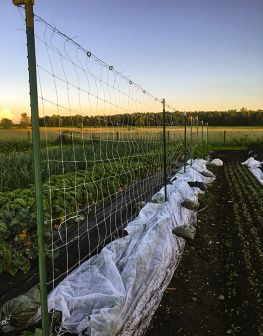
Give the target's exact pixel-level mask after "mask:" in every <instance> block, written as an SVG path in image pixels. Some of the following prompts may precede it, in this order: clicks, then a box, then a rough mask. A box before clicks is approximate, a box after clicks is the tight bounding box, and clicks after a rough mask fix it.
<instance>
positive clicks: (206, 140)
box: [206, 123, 208, 143]
mask: <svg viewBox="0 0 263 336" xmlns="http://www.w3.org/2000/svg"><path fill="white" fill-rule="evenodd" d="M206 142H207V143H208V123H206Z"/></svg>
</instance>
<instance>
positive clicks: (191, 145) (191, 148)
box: [190, 116, 193, 166]
mask: <svg viewBox="0 0 263 336" xmlns="http://www.w3.org/2000/svg"><path fill="white" fill-rule="evenodd" d="M190 120H191V140H190V154H191V166H192V164H193V117H192V116H191V117H190Z"/></svg>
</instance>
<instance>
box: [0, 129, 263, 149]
mask: <svg viewBox="0 0 263 336" xmlns="http://www.w3.org/2000/svg"><path fill="white" fill-rule="evenodd" d="M72 132H74V137H75V138H79V139H80V140H81V139H82V137H83V138H84V139H86V140H89V139H101V140H138V139H144V140H161V139H162V134H163V133H162V128H160V127H151V126H149V127H127V126H123V127H105V126H102V127H84V128H83V130H82V129H79V128H76V127H75V128H73V127H62V128H59V127H47V128H43V127H41V128H40V138H41V140H42V141H46V140H47V141H51V142H52V141H53V142H56V141H57V140H58V138H59V136H60V134H61V133H63V134H65V135H68V136H70V135H71V134H72ZM166 132H167V135H168V138H169V139H170V140H180V139H182V138H183V137H184V127H182V126H167V128H166ZM186 132H187V139H189V138H190V134H191V127H190V126H187V131H186ZM197 132H198V140H202V136H203V138H204V139H206V138H207V135H208V142H209V143H210V144H211V145H218V146H220V145H235V146H246V145H250V144H255V143H262V142H263V127H262V126H258V127H257V126H251V127H249V126H236V127H234V126H228V127H227V126H224V127H221V126H208V130H207V127H206V125H204V126H203V129H202V126H200V125H199V127H198V131H197V128H196V126H193V127H192V134H193V137H195V138H197ZM202 133H203V134H202ZM6 140H8V141H13V140H17V141H31V140H32V130H31V129H18V128H16V129H15V128H14V129H7V130H5V129H0V141H6Z"/></svg>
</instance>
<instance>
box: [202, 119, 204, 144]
mask: <svg viewBox="0 0 263 336" xmlns="http://www.w3.org/2000/svg"><path fill="white" fill-rule="evenodd" d="M203 141H204V122H203V120H202V142H203Z"/></svg>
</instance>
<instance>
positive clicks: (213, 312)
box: [146, 149, 263, 336]
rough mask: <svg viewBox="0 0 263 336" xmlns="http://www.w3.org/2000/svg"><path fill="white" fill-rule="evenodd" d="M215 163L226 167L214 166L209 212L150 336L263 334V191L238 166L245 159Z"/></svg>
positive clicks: (225, 155)
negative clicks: (221, 163) (222, 163)
mask: <svg viewBox="0 0 263 336" xmlns="http://www.w3.org/2000/svg"><path fill="white" fill-rule="evenodd" d="M254 151H256V149H254ZM260 151H261V150H257V152H258V153H259V152H260ZM212 156H213V158H220V159H222V160H223V162H224V166H223V167H209V169H210V170H213V172H214V173H215V175H216V176H217V178H216V180H215V181H214V182H213V184H212V185H211V186H210V187H209V189H208V193H206V194H205V195H204V196H203V197H202V198H200V200H201V207H200V209H203V208H205V207H206V206H208V207H207V208H206V209H204V210H203V211H200V212H199V213H198V224H197V235H196V238H195V241H194V242H190V243H187V244H186V250H185V253H184V256H183V258H182V261H181V263H180V265H179V267H178V269H177V270H176V272H175V274H174V277H173V279H172V281H171V283H170V285H169V286H168V288H167V290H166V292H165V294H164V296H163V299H162V302H161V304H160V306H159V308H158V310H157V311H156V313H155V316H154V317H153V319H152V322H151V324H150V326H149V328H148V330H147V332H146V336H155V335H158V336H162V335H165V336H169V335H187V336H194V335H196V336H202V335H204V336H206V335H215V336H220V335H227V334H232V335H243V336H248V335H249V336H254V335H255V336H256V335H263V306H262V299H263V291H262V286H263V285H262V284H263V187H262V185H261V184H260V183H259V182H258V181H257V179H256V178H255V177H254V176H253V175H252V173H251V172H250V171H249V170H248V168H247V167H245V166H242V165H241V164H240V163H241V162H243V161H245V160H246V159H247V158H248V154H247V152H245V151H217V152H215V153H213V155H212ZM252 156H253V155H252Z"/></svg>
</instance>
